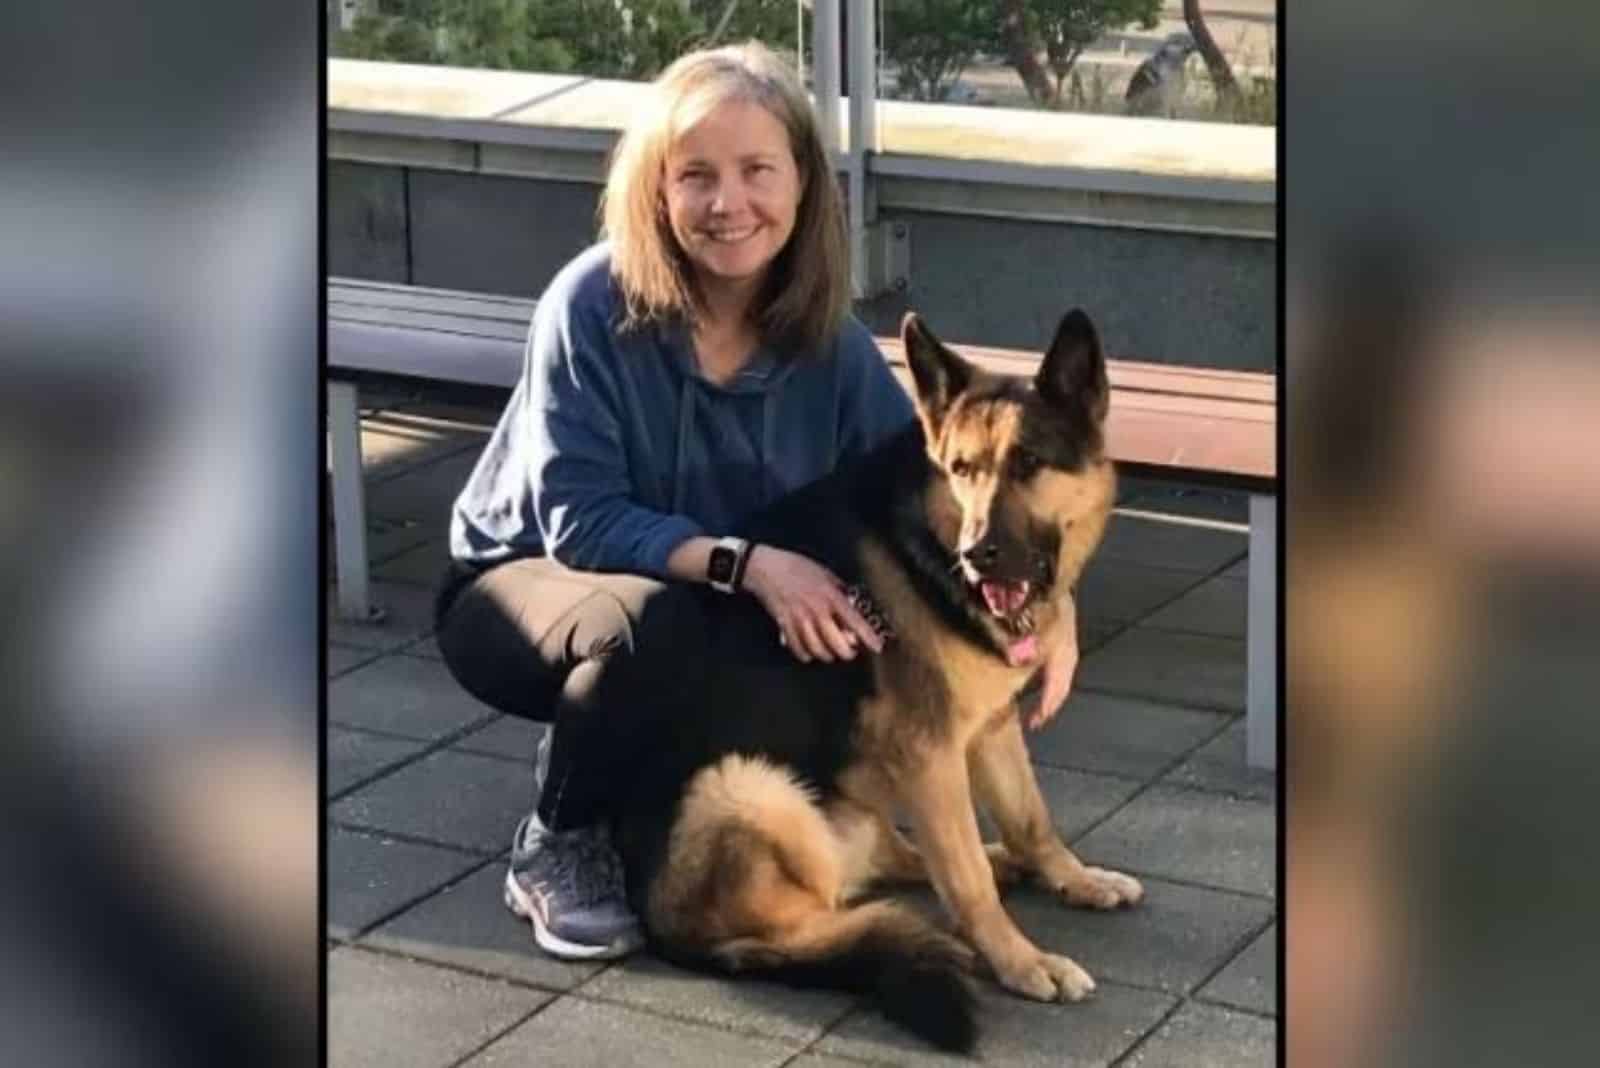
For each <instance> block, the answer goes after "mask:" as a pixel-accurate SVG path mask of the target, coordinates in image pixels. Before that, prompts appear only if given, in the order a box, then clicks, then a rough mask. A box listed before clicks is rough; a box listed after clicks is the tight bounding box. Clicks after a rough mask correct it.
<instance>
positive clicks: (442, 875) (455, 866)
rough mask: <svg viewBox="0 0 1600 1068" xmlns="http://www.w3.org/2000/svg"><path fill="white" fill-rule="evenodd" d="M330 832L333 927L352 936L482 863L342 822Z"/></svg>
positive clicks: (330, 923) (339, 935)
mask: <svg viewBox="0 0 1600 1068" xmlns="http://www.w3.org/2000/svg"><path fill="white" fill-rule="evenodd" d="M327 837H328V928H329V931H330V933H332V934H333V935H334V936H335V937H337V938H340V939H348V938H350V937H352V936H354V935H356V934H358V933H360V932H361V931H362V930H364V929H365V928H367V927H369V926H371V925H372V924H373V923H375V922H377V921H378V920H380V919H382V918H383V917H385V916H387V915H388V914H389V913H391V912H393V911H395V910H396V909H398V908H400V907H401V906H403V905H405V904H407V903H408V902H411V901H416V900H417V899H419V898H421V897H422V896H423V895H425V894H429V893H432V892H433V891H435V890H437V889H438V888H439V887H441V886H443V885H444V884H445V883H448V882H449V881H450V880H452V879H455V878H458V877H459V876H461V875H462V874H463V873H465V872H467V871H470V870H471V869H472V868H473V867H474V866H475V865H478V864H482V863H483V858H481V857H474V856H469V855H467V854H465V853H461V852H459V851H456V850H452V849H441V848H438V847H435V846H426V845H419V844H417V843H414V842H401V841H396V840H394V839H392V838H387V837H384V836H383V835H368V834H360V833H356V832H353V831H346V830H343V829H341V828H338V827H330V828H328V830H327Z"/></svg>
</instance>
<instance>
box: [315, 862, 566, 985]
mask: <svg viewBox="0 0 1600 1068" xmlns="http://www.w3.org/2000/svg"><path fill="white" fill-rule="evenodd" d="M478 870H479V871H481V870H483V869H481V868H480V869H478ZM391 918H392V917H391ZM385 922H387V921H385ZM367 933H368V934H371V933H372V932H371V931H368V932H367ZM362 937H363V938H365V935H363V936H362ZM528 943H529V951H530V952H532V953H538V952H540V951H539V950H538V949H537V948H534V947H533V939H532V937H531V936H530V937H529V939H528ZM344 944H345V945H347V946H349V947H350V948H351V949H359V950H361V951H363V952H365V953H371V954H373V955H375V956H382V957H389V958H392V959H394V960H403V961H409V962H411V963H413V964H425V965H427V966H428V967H430V968H439V969H442V970H443V971H447V972H456V973H458V974H460V975H470V976H472V977H473V978H475V979H494V980H497V981H499V982H502V983H505V984H506V985H508V986H515V987H520V988H522V989H524V990H532V991H535V992H537V993H540V994H554V995H556V1000H559V999H560V998H563V997H566V996H567V995H568V994H570V993H572V990H571V989H557V988H556V987H553V986H542V985H541V984H539V983H536V982H534V981H532V980H531V979H524V978H522V977H521V976H518V975H506V974H504V973H502V972H496V971H490V970H488V969H486V968H474V967H472V966H470V965H467V964H459V963H457V962H455V961H444V960H434V959H433V958H431V957H419V956H417V955H416V954H415V953H407V952H405V951H404V950H401V949H395V948H394V947H392V946H385V945H380V944H378V943H376V942H366V941H362V942H349V941H347V942H345V943H344ZM585 982H587V980H585Z"/></svg>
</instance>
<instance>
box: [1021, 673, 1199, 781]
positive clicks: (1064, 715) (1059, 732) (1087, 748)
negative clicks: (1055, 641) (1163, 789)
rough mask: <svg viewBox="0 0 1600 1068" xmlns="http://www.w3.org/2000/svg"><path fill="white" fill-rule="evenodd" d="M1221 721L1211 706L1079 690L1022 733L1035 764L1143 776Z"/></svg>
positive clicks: (1166, 765)
mask: <svg viewBox="0 0 1600 1068" xmlns="http://www.w3.org/2000/svg"><path fill="white" fill-rule="evenodd" d="M1225 723H1227V717H1226V716H1225V715H1223V714H1221V713H1217V712H1208V711H1204V710H1202V709H1195V708H1183V707H1180V706H1178V705H1171V704H1162V703H1159V702H1156V701H1147V700H1144V699H1143V698H1138V697H1120V696H1117V695H1115V694H1105V693H1090V692H1084V691H1082V690H1080V691H1078V692H1076V693H1074V694H1073V695H1072V696H1071V697H1069V698H1067V703H1066V707H1064V708H1063V709H1062V710H1061V711H1060V712H1059V713H1058V714H1057V715H1056V718H1055V719H1053V720H1051V721H1050V723H1049V724H1048V725H1046V726H1045V727H1043V728H1042V729H1040V730H1038V731H1034V732H1032V733H1030V734H1028V735H1027V738H1028V749H1029V751H1030V752H1031V753H1032V754H1033V759H1034V760H1035V761H1037V762H1039V763H1041V764H1050V765H1054V766H1057V767H1064V768H1075V769H1080V770H1086V771H1096V772H1103V773H1106V774H1111V775H1126V776H1130V777H1132V778H1136V779H1149V778H1151V777H1152V776H1154V775H1156V774H1158V773H1159V772H1161V771H1162V770H1163V769H1166V768H1169V767H1171V766H1172V764H1173V762H1174V761H1176V760H1178V759H1179V758H1180V757H1181V756H1183V754H1185V753H1187V752H1190V751H1191V750H1193V749H1194V748H1195V747H1196V746H1198V745H1200V744H1201V743H1202V742H1204V741H1205V740H1206V739H1208V738H1210V737H1212V736H1214V735H1215V734H1216V733H1217V732H1218V731H1219V730H1221V729H1222V727H1223V725H1224V724H1225Z"/></svg>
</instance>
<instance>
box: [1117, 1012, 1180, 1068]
mask: <svg viewBox="0 0 1600 1068" xmlns="http://www.w3.org/2000/svg"><path fill="white" fill-rule="evenodd" d="M1188 1003H1189V999H1188V998H1186V997H1180V998H1178V1000H1176V1001H1174V1002H1173V1003H1172V1004H1171V1005H1169V1006H1168V1007H1167V1011H1166V1012H1164V1013H1162V1014H1161V1017H1160V1018H1159V1019H1157V1020H1156V1022H1155V1023H1153V1024H1151V1025H1150V1026H1149V1028H1147V1029H1146V1030H1145V1032H1144V1034H1142V1035H1140V1036H1138V1037H1137V1038H1135V1039H1134V1040H1133V1041H1132V1042H1130V1043H1128V1045H1127V1046H1126V1047H1125V1048H1124V1049H1123V1051H1122V1052H1121V1053H1119V1054H1117V1055H1116V1056H1115V1057H1113V1058H1111V1060H1110V1062H1108V1064H1107V1066H1106V1068H1121V1066H1122V1065H1124V1064H1127V1063H1128V1058H1129V1057H1132V1056H1133V1055H1134V1054H1135V1053H1137V1052H1139V1048H1140V1047H1141V1046H1143V1045H1144V1044H1145V1043H1147V1042H1149V1041H1150V1038H1151V1036H1153V1035H1154V1034H1155V1033H1156V1032H1157V1031H1159V1030H1161V1029H1162V1028H1163V1027H1165V1026H1167V1021H1168V1020H1170V1019H1172V1018H1173V1017H1174V1016H1176V1015H1178V1013H1179V1012H1180V1011H1182V1009H1183V1007H1184V1006H1185V1005H1187V1004H1188Z"/></svg>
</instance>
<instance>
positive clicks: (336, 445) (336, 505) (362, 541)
mask: <svg viewBox="0 0 1600 1068" xmlns="http://www.w3.org/2000/svg"><path fill="white" fill-rule="evenodd" d="M328 439H329V441H328V455H329V459H330V461H331V462H332V466H333V573H334V586H335V588H336V590H337V594H338V605H339V616H340V618H342V619H349V620H354V621H357V622H361V623H366V622H370V621H371V620H372V619H374V618H375V614H374V612H373V607H372V602H371V599H370V597H369V592H368V589H367V505H366V496H365V492H364V490H363V487H362V483H361V411H360V409H359V408H358V407H357V406H356V387H355V383H354V382H329V383H328Z"/></svg>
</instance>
